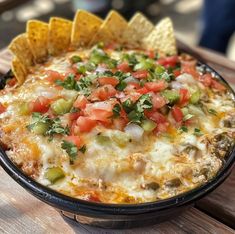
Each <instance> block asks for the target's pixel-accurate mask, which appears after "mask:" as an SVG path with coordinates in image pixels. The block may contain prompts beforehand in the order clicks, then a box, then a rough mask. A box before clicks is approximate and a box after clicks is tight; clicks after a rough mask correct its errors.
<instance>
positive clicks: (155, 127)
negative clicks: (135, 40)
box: [0, 43, 235, 204]
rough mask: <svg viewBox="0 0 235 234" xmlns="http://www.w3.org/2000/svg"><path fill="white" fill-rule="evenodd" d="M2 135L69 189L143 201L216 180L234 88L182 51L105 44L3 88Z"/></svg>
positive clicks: (34, 173) (33, 172)
mask: <svg viewBox="0 0 235 234" xmlns="http://www.w3.org/2000/svg"><path fill="white" fill-rule="evenodd" d="M0 134H1V144H2V146H3V147H4V149H5V150H6V152H7V155H8V156H9V157H10V159H11V160H12V161H13V162H14V163H15V164H16V165H17V166H18V167H19V168H21V169H22V170H23V172H24V173H25V174H27V175H29V176H30V177H32V178H33V179H35V180H36V181H37V182H39V183H41V184H43V185H45V186H48V187H50V188H52V189H54V190H56V191H58V192H60V193H63V194H66V195H68V196H71V197H75V198H80V199H84V200H89V201H95V202H103V203H117V204H120V203H143V202H150V201H156V200H160V199H165V198H169V197H173V196H175V195H177V194H180V193H183V192H186V191H189V190H191V189H193V188H195V187H198V186H200V185H202V184H204V183H206V182H207V181H209V180H210V179H212V178H213V177H214V176H215V175H216V174H217V172H218V171H219V169H220V168H221V167H222V165H223V162H224V160H226V154H227V153H228V152H229V150H230V149H231V148H232V146H233V144H234V139H235V107H234V100H233V96H232V94H231V93H230V92H229V91H228V90H227V87H226V86H225V85H224V84H222V83H220V82H219V81H218V80H217V79H216V77H213V74H211V73H208V72H207V71H205V70H203V69H202V68H201V67H200V66H197V62H196V60H195V59H194V58H192V57H190V56H189V55H186V54H181V55H179V56H169V57H163V58H158V55H157V54H156V53H154V52H153V51H142V50H127V49H123V48H121V47H120V46H117V45H115V44H114V45H109V46H106V47H104V46H103V45H102V44H101V43H100V44H98V45H96V46H94V47H93V48H92V49H89V50H77V51H75V52H68V53H66V54H63V55H61V56H59V57H54V58H51V59H49V61H48V62H47V63H45V64H43V65H37V66H36V67H34V69H33V70H32V71H31V74H29V75H28V77H27V79H26V81H25V83H24V84H23V85H22V86H20V87H17V85H16V84H15V83H14V78H13V79H10V80H9V81H8V82H7V85H6V87H5V88H4V89H3V90H1V92H0Z"/></svg>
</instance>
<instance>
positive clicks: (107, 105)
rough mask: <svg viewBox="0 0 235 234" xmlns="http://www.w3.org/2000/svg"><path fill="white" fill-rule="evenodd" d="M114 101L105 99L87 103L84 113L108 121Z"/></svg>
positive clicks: (94, 118) (95, 118)
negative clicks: (104, 100)
mask: <svg viewBox="0 0 235 234" xmlns="http://www.w3.org/2000/svg"><path fill="white" fill-rule="evenodd" d="M115 103H116V102H111V101H110V102H108V101H106V102H96V103H94V104H88V105H87V106H86V109H85V115H88V116H89V117H90V118H91V119H93V120H97V121H102V122H108V121H109V120H110V117H111V116H112V115H113V106H114V105H115Z"/></svg>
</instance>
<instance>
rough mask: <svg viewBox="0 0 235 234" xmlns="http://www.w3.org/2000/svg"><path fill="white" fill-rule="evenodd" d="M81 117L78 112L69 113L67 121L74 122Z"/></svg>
mask: <svg viewBox="0 0 235 234" xmlns="http://www.w3.org/2000/svg"><path fill="white" fill-rule="evenodd" d="M81 115H82V113H81V112H80V111H79V112H74V113H69V120H70V121H74V120H76V119H77V118H78V117H79V116H81Z"/></svg>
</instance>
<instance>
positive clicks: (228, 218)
mask: <svg viewBox="0 0 235 234" xmlns="http://www.w3.org/2000/svg"><path fill="white" fill-rule="evenodd" d="M196 207H198V208H199V209H200V210H203V211H205V212H207V213H208V214H210V215H211V216H213V217H215V218H216V219H218V220H220V221H221V222H223V223H225V224H227V225H229V226H230V227H232V228H234V229H235V169H233V171H232V173H231V175H230V176H229V178H228V179H227V180H226V181H225V182H224V184H223V185H222V186H220V187H218V188H217V189H216V190H215V191H214V192H212V193H211V194H210V195H209V196H207V197H205V198H203V199H201V200H200V201H198V202H197V203H196Z"/></svg>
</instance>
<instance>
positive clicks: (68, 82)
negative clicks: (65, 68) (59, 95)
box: [55, 74, 77, 90]
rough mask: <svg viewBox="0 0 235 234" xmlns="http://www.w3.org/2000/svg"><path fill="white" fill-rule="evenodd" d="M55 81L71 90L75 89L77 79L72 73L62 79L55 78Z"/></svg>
mask: <svg viewBox="0 0 235 234" xmlns="http://www.w3.org/2000/svg"><path fill="white" fill-rule="evenodd" d="M55 83H56V84H57V85H59V86H62V87H64V88H65V89H69V90H73V89H75V90H76V87H77V81H76V80H75V76H74V74H69V75H68V76H67V77H66V79H65V80H64V81H62V80H56V82H55Z"/></svg>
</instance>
